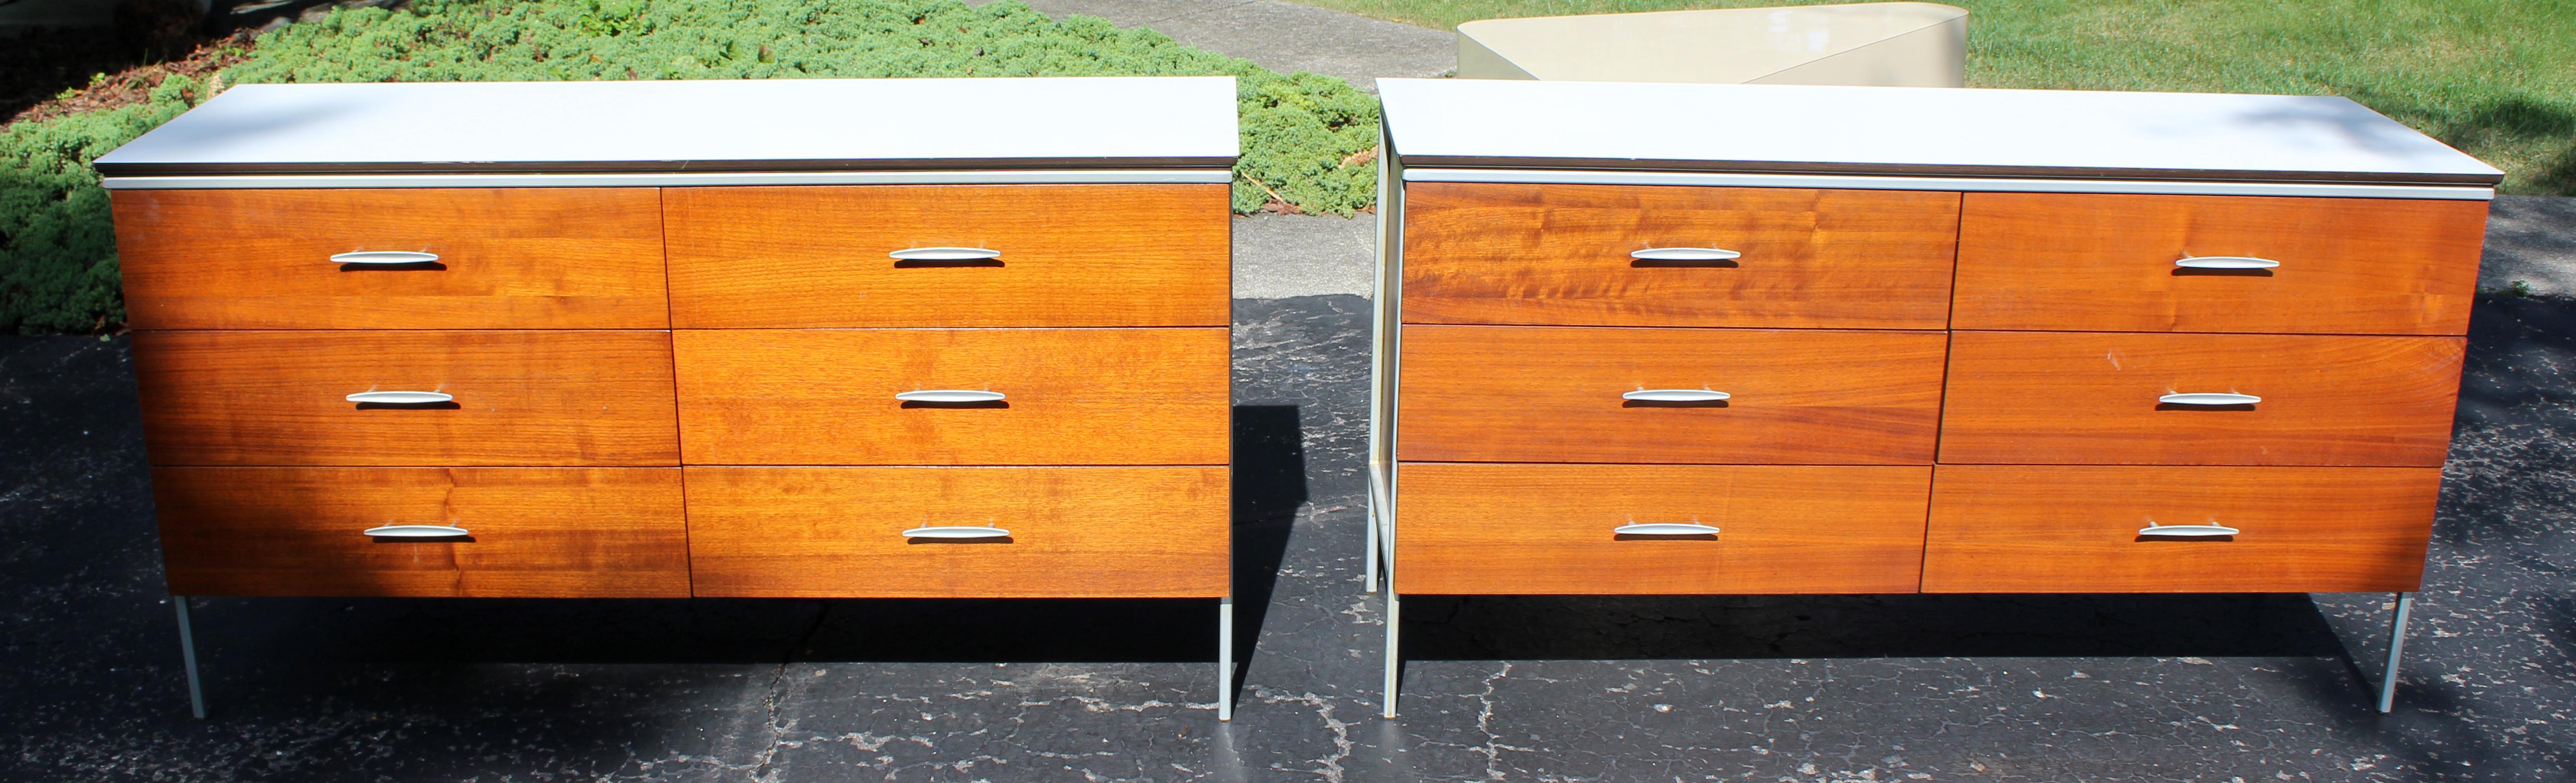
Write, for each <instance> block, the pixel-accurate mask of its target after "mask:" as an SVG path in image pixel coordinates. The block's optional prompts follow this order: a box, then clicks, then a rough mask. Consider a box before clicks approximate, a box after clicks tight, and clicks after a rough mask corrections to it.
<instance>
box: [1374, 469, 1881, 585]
mask: <svg viewBox="0 0 2576 783" xmlns="http://www.w3.org/2000/svg"><path fill="white" fill-rule="evenodd" d="M1931 479H1932V469H1931V468H1929V467H1816V466H1784V465H1753V466H1743V465H1724V466H1717V465H1461V464H1413V463H1407V464H1405V465H1403V466H1401V467H1399V468H1398V469H1397V486H1398V488H1399V490H1398V493H1397V496H1396V509H1397V510H1396V519H1397V531H1398V532H1397V535H1396V539H1395V542H1396V554H1395V557H1396V567H1395V571H1394V573H1395V580H1396V581H1395V587H1396V590H1397V592H1401V593H1538V594H1649V593H1911V592H1914V590H1915V587H1916V583H1917V581H1918V580H1917V568H1918V567H1919V566H1920V565H1921V564H1922V559H1923V504H1924V497H1925V495H1926V493H1928V492H1929V491H1930V489H1931V487H1930V484H1931ZM1654 523H1686V524H1698V525H1705V526H1708V527H1713V528H1716V529H1717V532H1716V533H1714V534H1679V535H1643V534H1621V533H1619V532H1618V530H1619V528H1621V527H1624V526H1627V525H1631V524H1654Z"/></svg>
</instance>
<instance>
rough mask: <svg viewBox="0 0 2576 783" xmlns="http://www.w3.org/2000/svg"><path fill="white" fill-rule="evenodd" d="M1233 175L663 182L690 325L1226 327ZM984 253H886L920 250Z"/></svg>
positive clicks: (675, 308)
mask: <svg viewBox="0 0 2576 783" xmlns="http://www.w3.org/2000/svg"><path fill="white" fill-rule="evenodd" d="M1227 199H1228V196H1227V190H1226V186H1224V185H854V186H831V187H744V188H670V189H668V190H666V191H664V195H663V202H664V204H665V205H666V208H667V210H668V215H669V220H668V222H667V225H668V227H669V231H670V235H669V241H670V243H671V318H672V321H673V322H674V323H676V324H678V325H679V326H682V327H691V328H748V327H832V326H846V327H869V326H906V327H912V326H1225V325H1227V324H1228V323H1230V320H1229V319H1230V318H1231V315H1230V313H1231V311H1230V309H1229V308H1230V307H1231V294H1230V292H1231V291H1232V290H1233V279H1232V277H1231V275H1232V271H1231V270H1232V249H1231V246H1230V243H1231V239H1230V237H1231V233H1230V232H1231V227H1230V226H1229V225H1228V224H1227V222H1226V221H1227V220H1228V218H1229V217H1231V215H1232V210H1231V208H1229V207H1228V206H1227V203H1228V202H1227ZM935 247H957V248H978V249H984V250H992V251H998V252H999V253H1000V255H998V256H996V257H993V258H989V259H950V260H937V259H904V260H898V259H895V258H892V257H890V256H891V254H893V253H895V252H897V251H903V250H908V249H916V248H935Z"/></svg>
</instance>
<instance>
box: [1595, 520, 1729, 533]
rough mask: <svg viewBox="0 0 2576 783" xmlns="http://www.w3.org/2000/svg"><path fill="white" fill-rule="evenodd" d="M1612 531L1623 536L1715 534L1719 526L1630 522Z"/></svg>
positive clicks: (1611, 530)
mask: <svg viewBox="0 0 2576 783" xmlns="http://www.w3.org/2000/svg"><path fill="white" fill-rule="evenodd" d="M1610 532H1612V533H1617V534H1619V535H1623V536H1713V535H1717V528H1714V527H1710V526H1707V525H1701V524H1693V523H1690V522H1630V523H1628V524H1625V525H1620V526H1618V527H1614V528H1611V529H1610Z"/></svg>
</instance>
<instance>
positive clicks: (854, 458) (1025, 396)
mask: <svg viewBox="0 0 2576 783" xmlns="http://www.w3.org/2000/svg"><path fill="white" fill-rule="evenodd" d="M674 342H675V345H676V347H677V350H678V358H679V388H680V431H681V433H682V437H681V443H682V444H683V447H684V449H685V450H686V457H687V461H688V462H689V463H691V464H712V465H1223V464H1225V463H1226V461H1227V459H1228V458H1229V457H1230V453H1229V449H1228V447H1227V444H1228V442H1229V441H1228V437H1229V424H1228V422H1229V421H1231V415H1232V411H1231V409H1230V408H1229V403H1228V397H1227V382H1228V377H1227V372H1228V368H1227V362H1228V353H1227V351H1228V347H1227V340H1226V330H1224V329H853V330H825V329H810V330H796V329H788V330H773V329H725V330H696V329H684V330H680V331H679V332H676V333H675V335H674ZM919 390H933V391H937V390H966V391H991V392H997V393H1000V394H1001V395H1002V399H1000V400H997V401H991V402H967V403H946V402H924V401H906V400H899V399H896V397H895V395H896V394H898V393H905V392H912V391H919Z"/></svg>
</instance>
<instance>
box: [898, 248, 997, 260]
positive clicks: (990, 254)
mask: <svg viewBox="0 0 2576 783" xmlns="http://www.w3.org/2000/svg"><path fill="white" fill-rule="evenodd" d="M886 257H888V258H892V259H895V260H897V261H981V260H984V259H987V258H1001V257H1002V251H999V250H988V249H985V248H980V247H907V248H904V249H902V250H897V251H894V252H892V253H887V254H886Z"/></svg>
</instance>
